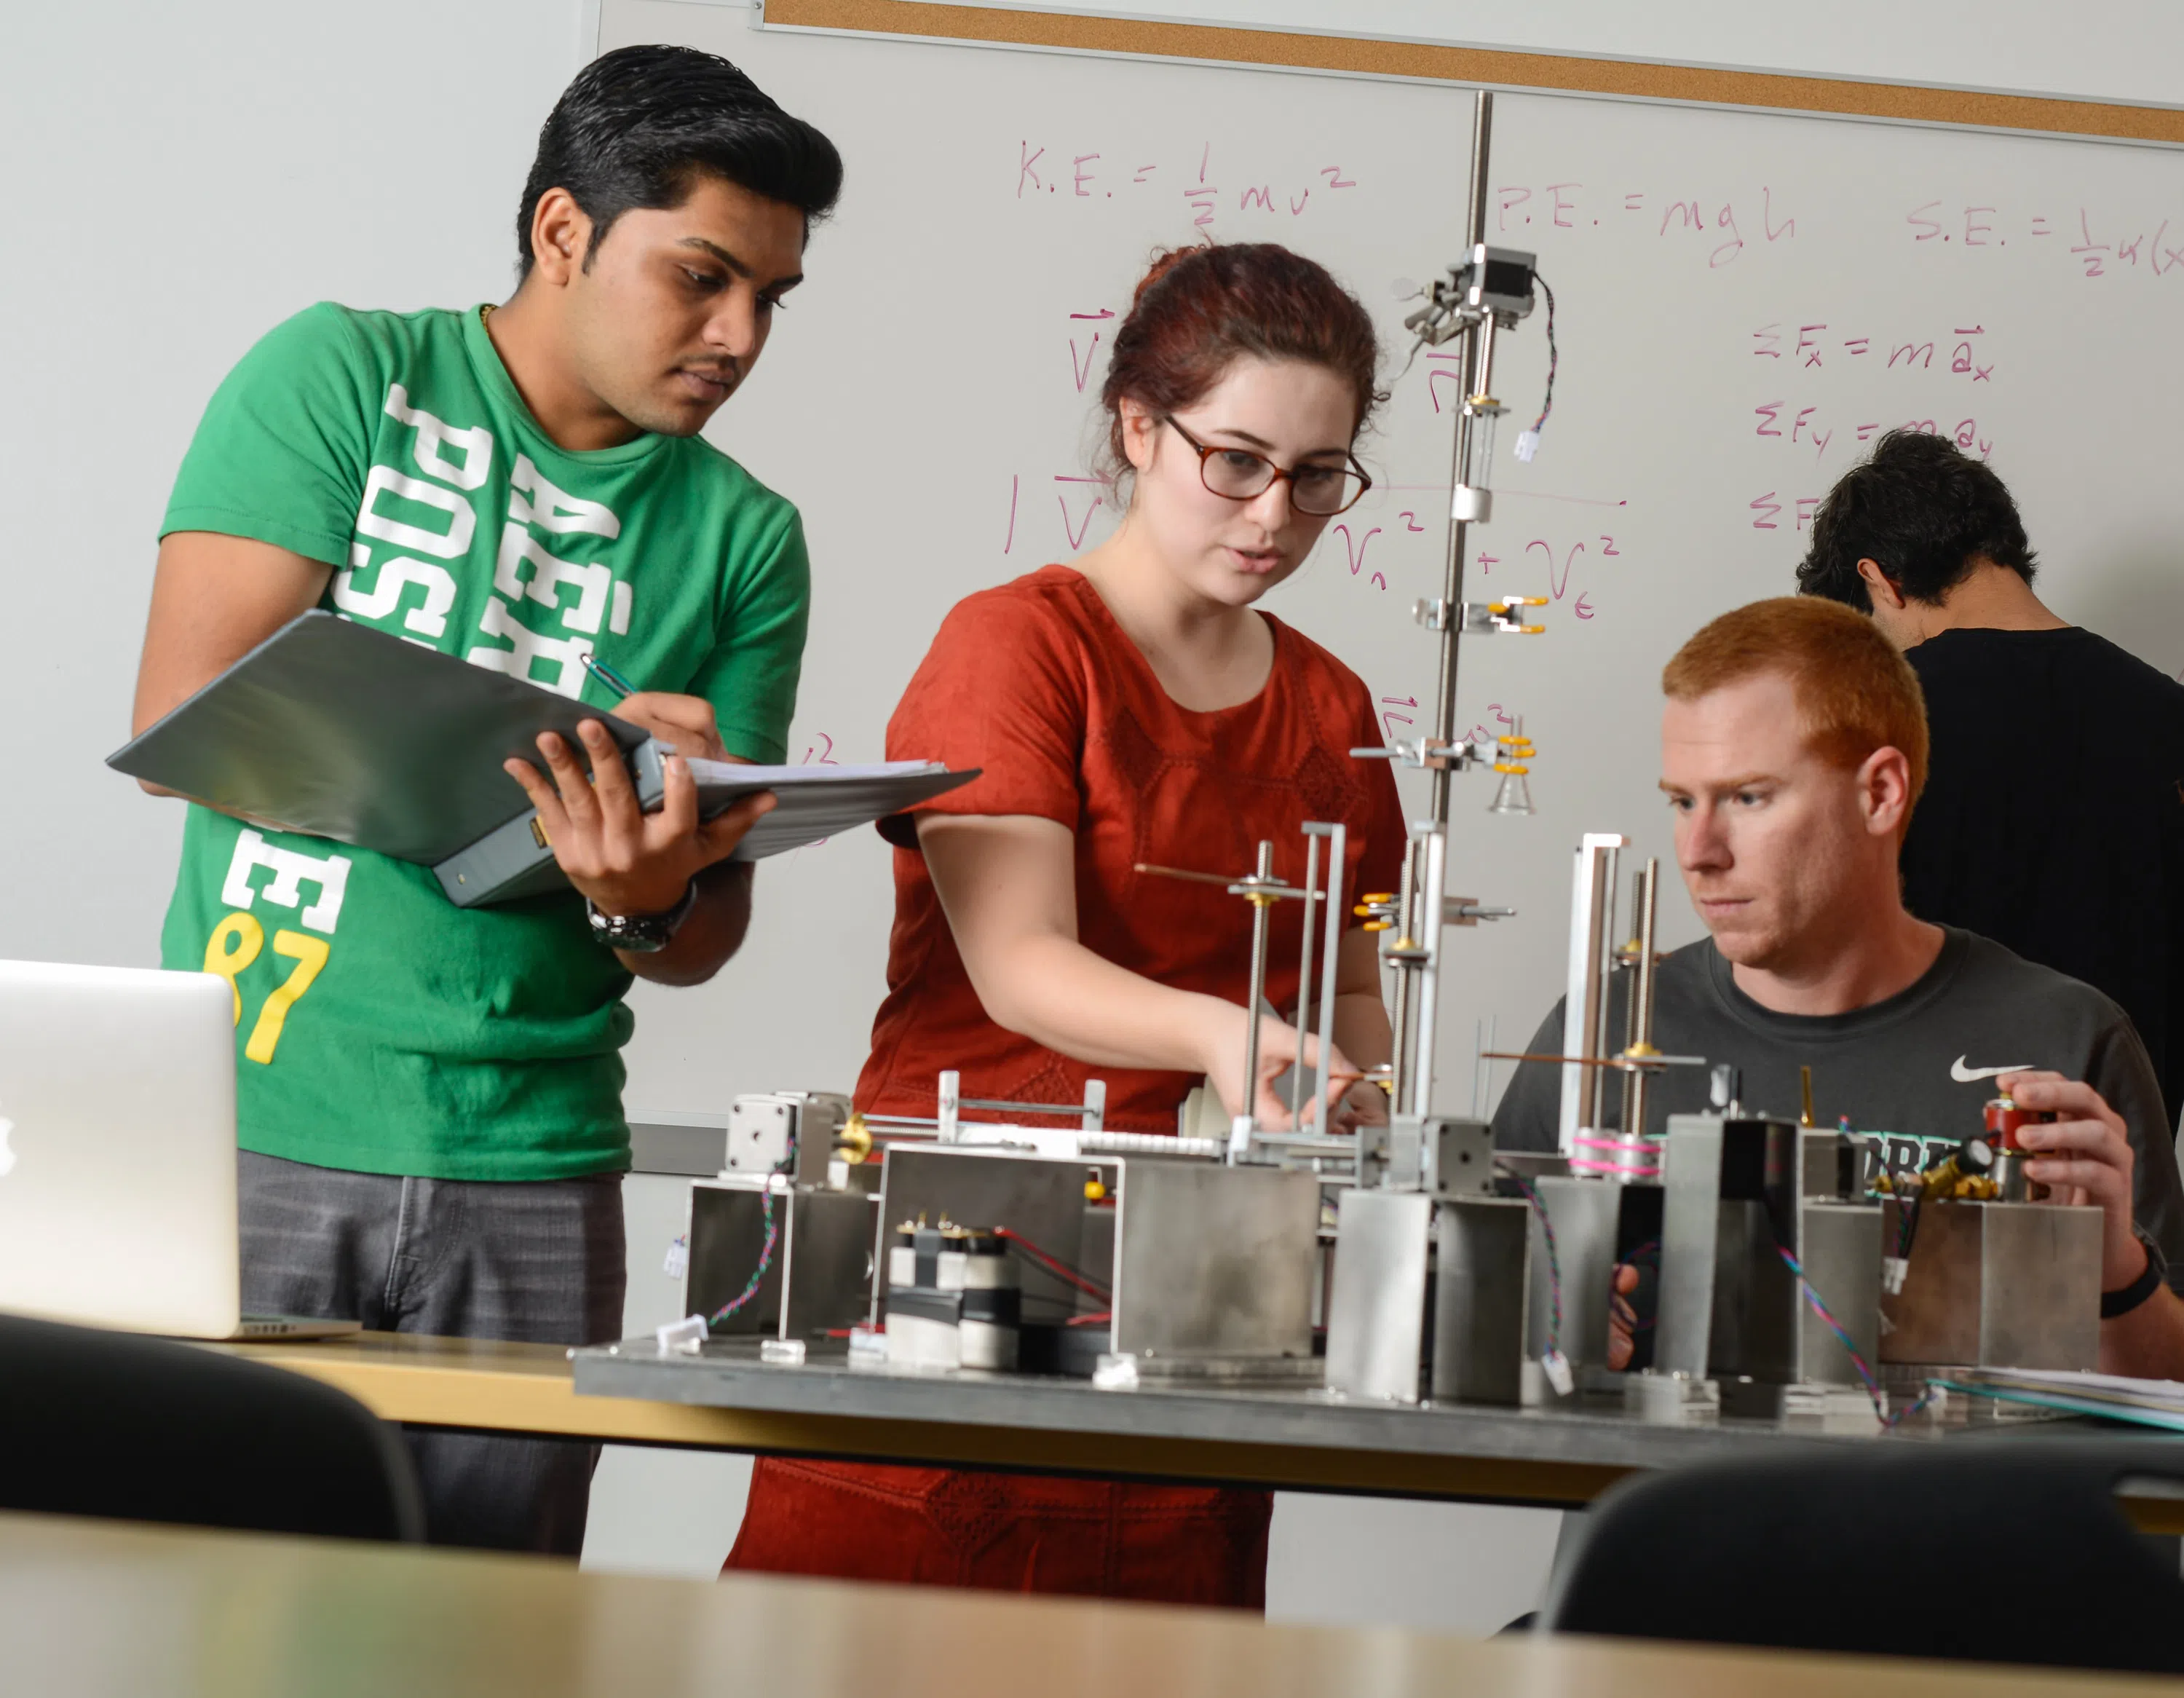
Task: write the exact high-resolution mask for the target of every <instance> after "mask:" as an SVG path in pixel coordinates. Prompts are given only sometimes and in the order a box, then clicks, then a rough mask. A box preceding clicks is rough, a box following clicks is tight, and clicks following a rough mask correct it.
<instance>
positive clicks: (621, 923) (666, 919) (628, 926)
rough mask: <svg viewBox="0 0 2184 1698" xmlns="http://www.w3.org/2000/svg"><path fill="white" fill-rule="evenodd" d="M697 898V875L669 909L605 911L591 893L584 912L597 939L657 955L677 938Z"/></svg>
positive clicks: (611, 945) (609, 945) (614, 945)
mask: <svg viewBox="0 0 2184 1698" xmlns="http://www.w3.org/2000/svg"><path fill="white" fill-rule="evenodd" d="M697 901H698V881H697V880H695V879H693V880H691V881H690V882H689V884H688V885H685V886H684V887H683V891H682V901H681V902H677V903H676V904H675V906H674V907H673V908H670V909H668V910H667V912H666V913H600V912H599V906H598V904H597V903H595V902H593V901H592V900H591V898H590V897H588V896H587V897H586V898H585V899H584V916H585V918H586V919H588V920H589V921H590V922H591V926H592V941H593V942H594V943H599V944H604V945H605V947H608V948H609V949H620V950H625V951H627V952H628V953H630V954H632V955H656V954H658V953H659V952H660V951H661V950H663V949H665V948H666V947H667V946H668V945H669V944H670V943H671V942H672V941H674V939H675V931H676V928H677V926H679V925H681V924H682V922H683V921H684V920H686V919H688V918H689V917H690V910H691V908H694V906H696V904H697Z"/></svg>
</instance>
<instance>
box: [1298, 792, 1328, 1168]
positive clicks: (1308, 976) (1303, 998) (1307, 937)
mask: <svg viewBox="0 0 2184 1698" xmlns="http://www.w3.org/2000/svg"><path fill="white" fill-rule="evenodd" d="M1318 901H1319V837H1318V834H1317V833H1315V832H1314V831H1313V830H1312V827H1311V826H1310V825H1309V824H1307V826H1306V827H1305V839H1304V949H1303V956H1302V958H1301V960H1300V961H1299V962H1298V964H1297V1006H1296V1029H1297V1032H1298V1035H1299V1036H1302V1035H1303V1034H1304V1033H1306V1032H1308V1031H1311V1030H1312V919H1313V907H1314V905H1315V904H1316V903H1317V902H1318ZM1319 1065H1320V1069H1321V1070H1322V1071H1323V1072H1324V1071H1325V1070H1326V1068H1327V1058H1326V1056H1325V1055H1322V1056H1321V1057H1320V1058H1319ZM1303 1112H1304V1047H1303V1045H1302V1044H1301V1043H1300V1044H1299V1045H1298V1047H1297V1058H1296V1060H1295V1062H1294V1063H1293V1064H1291V1065H1290V1129H1291V1130H1292V1131H1294V1130H1295V1129H1296V1128H1297V1127H1299V1126H1301V1125H1303V1124H1304V1122H1303V1120H1301V1119H1300V1118H1299V1117H1300V1116H1301V1114H1303Z"/></svg>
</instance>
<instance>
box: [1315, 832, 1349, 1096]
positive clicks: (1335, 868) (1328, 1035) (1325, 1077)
mask: <svg viewBox="0 0 2184 1698" xmlns="http://www.w3.org/2000/svg"><path fill="white" fill-rule="evenodd" d="M1307 829H1310V828H1307ZM1325 829H1326V830H1327V834H1328V842H1327V937H1326V940H1325V943H1326V947H1325V948H1324V949H1323V951H1322V952H1321V958H1320V964H1319V973H1320V979H1319V1120H1318V1127H1319V1129H1320V1131H1327V1130H1328V1128H1329V1125H1330V1122H1329V1120H1328V1118H1327V1116H1328V1112H1329V1108H1330V1106H1331V1105H1332V1103H1334V1086H1333V1084H1332V1081H1331V1079H1330V1077H1329V1069H1328V1058H1329V1056H1331V1055H1333V1054H1334V969H1335V959H1334V958H1335V955H1336V953H1337V952H1338V950H1339V948H1340V945H1341V942H1342V879H1343V869H1344V868H1345V867H1346V864H1347V863H1348V859H1349V852H1350V828H1349V827H1348V826H1346V825H1344V824H1340V822H1337V823H1336V824H1334V825H1333V826H1331V827H1328V828H1325Z"/></svg>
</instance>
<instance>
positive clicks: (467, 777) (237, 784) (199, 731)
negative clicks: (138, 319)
mask: <svg viewBox="0 0 2184 1698" xmlns="http://www.w3.org/2000/svg"><path fill="white" fill-rule="evenodd" d="M587 719H594V720H597V721H599V723H601V724H602V725H604V726H605V727H606V729H607V730H608V731H609V732H610V734H612V735H613V736H614V739H615V740H616V743H617V744H619V745H620V746H621V748H622V749H623V751H625V753H626V755H627V758H628V760H629V762H630V770H631V775H632V779H633V780H634V781H635V784H636V786H637V791H638V798H639V800H640V801H641V802H643V804H644V805H645V806H646V807H656V806H657V805H658V803H659V801H660V795H661V791H662V778H661V772H660V758H661V752H662V751H661V750H660V746H659V745H658V744H656V743H655V742H654V741H653V740H651V739H650V738H649V737H648V736H647V735H646V734H644V733H643V731H642V730H640V729H638V728H637V727H636V726H634V725H632V724H630V723H627V721H624V720H620V719H616V718H612V717H611V716H610V715H609V714H607V713H605V712H602V711H601V710H599V709H598V708H595V707H586V706H585V705H584V704H583V703H582V702H580V701H571V700H570V699H569V698H568V697H566V696H563V695H555V694H554V692H553V691H552V690H542V689H541V688H539V686H538V685H537V684H531V683H528V682H526V681H525V680H524V679H518V678H512V677H510V676H509V675H507V674H506V673H497V672H490V671H487V669H486V668H484V667H476V666H472V665H471V664H470V663H469V662H465V661H463V660H460V659H458V658H457V657H456V656H453V655H447V654H442V653H441V652H439V651H437V650H435V649H427V648H425V647H422V646H421V645H417V644H415V643H407V642H404V641H403V640H401V639H400V638H398V637H393V636H389V635H387V634H386V633H385V632H383V631H375V630H372V629H370V628H368V627H366V626H363V625H358V624H355V623H352V622H350V621H349V620H347V619H343V618H340V617H337V616H336V615H334V614H331V613H327V612H322V611H319V610H313V611H312V612H308V613H305V614H304V615H303V616H302V617H298V618H296V619H293V620H291V621H290V622H289V623H287V624H286V625H284V626H282V627H281V628H280V629H279V630H278V631H276V632H275V633H274V634H272V635H271V636H270V637H269V638H267V639H266V640H265V641H264V642H263V643H261V644H259V645H258V646H257V647H256V648H254V649H253V650H252V651H250V652H249V653H248V654H247V655H245V656H243V657H242V659H241V660H239V661H237V662H236V663H235V664H234V665H233V666H231V667H229V668H228V669H227V670H226V672H224V673H221V674H220V676H219V677H218V678H216V679H214V680H213V681H212V682H211V683H210V684H207V685H205V687H204V688H203V689H202V690H199V691H198V693H197V694H196V695H192V696H191V697H190V698H189V699H188V700H187V701H185V702H183V703H182V704H181V706H180V707H176V708H175V710H174V711H173V712H170V713H169V714H168V715H167V716H166V717H165V718H163V719H161V720H160V721H159V723H157V724H155V725H153V726H151V727H150V728H149V729H147V730H146V731H145V732H144V734H142V736H140V737H137V738H135V739H133V740H131V741H130V742H129V743H127V744H126V745H125V746H123V747H121V748H120V749H118V750H116V751H114V753H113V754H112V755H109V757H107V762H106V763H107V765H109V766H110V767H112V768H114V769H115V770H116V771H117V772H122V773H126V774H129V775H130V776H131V778H136V779H148V780H149V781H150V782H152V783H153V784H156V785H161V786H162V787H164V788H165V789H167V790H174V791H176V792H178V793H179V794H181V795H182V796H188V797H190V798H191V799H192V800H193V801H197V802H203V803H205V804H206V805H207V806H208V807H217V808H219V809H220V810H222V811H223V812H225V813H235V814H240V815H242V817H244V818H248V819H251V820H253V821H255V822H257V823H259V824H264V825H268V826H270V827H273V828H275V829H279V830H284V831H298V832H304V833H306V834H308V835H311V836H314V837H326V838H331V839H332V840H333V841H335V842H337V843H348V844H353V845H354V846H357V847H359V848H363V849H375V850H377V851H378V852H380V853H381V854H383V855H391V856H393V857H395V858H396V859H397V860H402V861H410V862H414V863H417V864H419V865H421V866H426V867H430V868H432V869H433V870H434V872H435V873H436V874H437V875H438V877H439V880H440V885H441V888H442V889H443V890H444V891H446V892H447V894H448V899H449V900H450V901H451V902H454V903H455V904H456V905H457V906H459V907H462V908H476V907H478V906H480V905H482V904H484V903H488V902H513V901H515V900H518V899H520V898H521V897H525V896H542V895H545V894H547V893H549V892H550V891H555V890H560V889H565V888H566V887H567V881H566V880H565V879H564V878H563V876H562V874H561V871H560V867H559V866H558V865H557V864H556V863H555V862H554V852H553V848H552V846H551V845H550V844H549V843H548V842H547V841H546V838H545V834H544V833H543V830H541V829H539V827H538V821H537V818H536V811H535V810H534V809H533V808H532V807H531V805H530V802H529V799H528V798H527V797H526V796H525V795H524V794H523V790H522V788H521V786H520V785H517V784H516V782H515V779H511V778H510V777H509V775H508V774H506V773H505V772H504V771H502V770H501V763H502V762H504V761H505V760H507V759H509V758H510V757H516V758H519V759H521V760H526V761H528V762H531V764H532V766H534V767H537V768H539V769H540V770H541V771H543V770H544V768H545V762H544V760H543V757H541V756H540V755H539V753H538V737H539V735H540V734H542V733H543V732H547V731H554V732H558V733H560V734H561V735H562V736H563V737H565V738H566V739H567V740H568V741H569V744H570V746H571V748H572V749H574V750H575V751H576V753H577V757H578V759H580V760H581V759H582V758H583V746H582V744H580V743H578V742H577V740H576V730H577V726H578V725H580V724H581V723H583V722H584V721H585V720H587ZM692 770H693V774H694V776H696V777H698V779H699V787H698V788H699V806H700V809H701V811H702V812H703V813H705V814H707V815H708V816H710V815H711V814H713V813H718V812H720V811H721V809H722V808H725V807H728V806H729V805H730V804H731V803H732V802H734V801H735V800H736V798H737V797H738V796H745V795H749V794H750V793H751V792H752V791H753V790H760V789H769V788H771V789H775V790H776V794H777V796H780V797H781V806H780V807H777V809H776V810H775V812H774V813H772V814H769V815H768V816H767V817H766V818H765V819H764V820H762V821H760V825H759V828H758V829H755V830H754V831H753V832H752V833H751V834H750V835H749V837H747V838H745V839H744V841H743V843H742V844H741V845H740V846H738V849H737V852H736V858H737V859H738V860H746V861H748V860H757V859H760V858H761V857H764V856H766V855H770V854H778V853H780V852H782V851H783V850H784V849H792V848H796V847H799V846H801V845H804V844H807V843H811V842H814V841H817V840H818V839H820V838H822V837H825V836H827V835H830V834H831V833H832V832H834V831H839V830H844V829H849V828H850V827H851V826H854V825H858V824H869V823H870V822H871V821H872V820H874V819H877V818H881V817H882V816H883V815H885V814H889V813H899V812H900V811H901V810H902V809H903V808H905V807H910V806H911V805H912V804H914V803H916V802H922V801H923V800H925V799H926V798H927V797H928V796H937V795H939V793H940V792H941V791H943V790H952V789H954V788H955V787H956V785H961V784H967V783H968V782H969V781H970V780H971V779H972V778H973V777H975V776H977V775H976V774H975V773H947V772H943V771H940V770H939V769H937V768H921V769H918V770H917V771H914V772H897V773H889V774H885V775H877V776H864V775H861V774H859V775H850V774H844V775H842V777H841V778H840V779H838V780H837V781H832V782H830V781H828V774H827V773H826V771H825V769H818V770H816V771H814V772H794V773H790V772H784V770H783V769H782V768H762V769H756V770H762V771H766V772H767V773H769V774H772V777H773V779H774V780H775V782H773V783H770V784H753V783H751V782H750V781H749V779H748V778H747V777H744V776H743V775H744V774H745V773H746V772H748V771H749V770H752V769H746V768H739V767H736V766H733V765H729V764H727V763H721V762H693V763H692Z"/></svg>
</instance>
